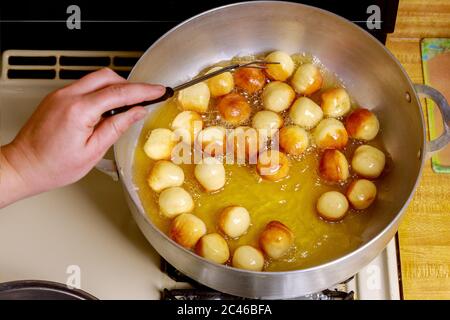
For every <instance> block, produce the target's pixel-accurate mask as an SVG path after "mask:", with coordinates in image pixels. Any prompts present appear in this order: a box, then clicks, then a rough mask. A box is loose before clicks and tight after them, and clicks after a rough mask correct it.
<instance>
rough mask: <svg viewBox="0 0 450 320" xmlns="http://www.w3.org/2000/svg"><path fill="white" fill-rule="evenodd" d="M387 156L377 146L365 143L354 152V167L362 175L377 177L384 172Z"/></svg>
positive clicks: (370, 177)
mask: <svg viewBox="0 0 450 320" xmlns="http://www.w3.org/2000/svg"><path fill="white" fill-rule="evenodd" d="M385 164H386V156H385V155H384V153H383V152H382V151H380V150H378V149H377V148H375V147H372V146H368V145H363V146H360V147H358V148H357V149H356V150H355V153H354V154H353V159H352V168H353V170H354V171H355V172H356V173H357V174H358V175H359V176H361V177H364V178H369V179H375V178H378V177H379V176H380V174H381V173H382V172H383V169H384V166H385Z"/></svg>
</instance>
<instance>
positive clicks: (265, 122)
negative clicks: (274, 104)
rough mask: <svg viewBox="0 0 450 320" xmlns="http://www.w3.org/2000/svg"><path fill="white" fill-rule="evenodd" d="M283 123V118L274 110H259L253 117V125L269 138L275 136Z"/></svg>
mask: <svg viewBox="0 0 450 320" xmlns="http://www.w3.org/2000/svg"><path fill="white" fill-rule="evenodd" d="M282 125H283V118H281V116H280V115H279V114H277V113H275V112H273V111H268V110H263V111H258V112H257V113H256V114H255V115H254V116H253V119H252V127H253V128H255V129H257V130H258V133H259V134H262V135H264V136H266V137H268V138H271V137H273V135H274V134H275V133H277V131H278V129H279V128H281V126H282Z"/></svg>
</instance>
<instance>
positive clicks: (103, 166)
mask: <svg viewBox="0 0 450 320" xmlns="http://www.w3.org/2000/svg"><path fill="white" fill-rule="evenodd" d="M95 169H97V170H98V171H100V172H103V173H104V174H106V175H108V176H110V177H111V178H112V179H113V180H114V181H119V172H117V166H116V162H115V161H114V160H110V159H102V160H100V161H99V162H98V163H97V164H96V165H95Z"/></svg>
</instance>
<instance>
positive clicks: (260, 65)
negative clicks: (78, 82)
mask: <svg viewBox="0 0 450 320" xmlns="http://www.w3.org/2000/svg"><path fill="white" fill-rule="evenodd" d="M267 64H279V62H267V61H262V60H255V61H252V62H246V63H236V64H232V65H229V66H227V67H224V68H222V69H219V70H217V71H214V72H211V73H208V74H205V75H203V76H200V77H198V78H195V79H192V80H190V81H188V82H186V83H183V84H180V85H179V86H176V87H174V88H171V87H166V92H165V93H164V94H163V95H162V96H161V97H159V98H157V99H155V100H149V101H142V102H140V103H136V104H132V105H128V106H123V107H119V108H115V109H111V110H109V111H106V112H105V113H103V115H102V116H103V117H104V118H107V117H111V116H113V115H115V114H118V113H122V112H125V111H128V110H130V109H131V108H133V107H136V106H148V105H151V104H155V103H159V102H162V101H165V100H167V99H169V98H171V97H173V95H174V94H175V92H177V91H180V90H183V89H186V88H187V87H190V86H193V85H194V84H197V83H199V82H202V81H205V80H207V79H210V78H212V77H215V76H217V75H219V74H222V73H224V72H229V71H235V70H237V69H239V68H256V69H266V68H267V67H266V65H267Z"/></svg>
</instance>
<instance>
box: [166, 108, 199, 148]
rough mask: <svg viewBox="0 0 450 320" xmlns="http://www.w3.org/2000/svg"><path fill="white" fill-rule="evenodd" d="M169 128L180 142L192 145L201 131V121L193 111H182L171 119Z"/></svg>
mask: <svg viewBox="0 0 450 320" xmlns="http://www.w3.org/2000/svg"><path fill="white" fill-rule="evenodd" d="M171 127H172V130H173V131H174V132H175V134H177V135H178V136H179V137H181V140H182V141H184V142H186V143H188V144H192V143H194V141H195V138H196V137H197V135H198V133H199V132H200V131H201V130H202V129H203V119H202V117H201V116H200V115H199V114H198V113H197V112H195V111H183V112H180V113H179V114H178V115H177V116H176V117H175V119H173V121H172V125H171Z"/></svg>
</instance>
